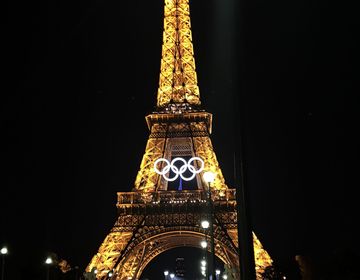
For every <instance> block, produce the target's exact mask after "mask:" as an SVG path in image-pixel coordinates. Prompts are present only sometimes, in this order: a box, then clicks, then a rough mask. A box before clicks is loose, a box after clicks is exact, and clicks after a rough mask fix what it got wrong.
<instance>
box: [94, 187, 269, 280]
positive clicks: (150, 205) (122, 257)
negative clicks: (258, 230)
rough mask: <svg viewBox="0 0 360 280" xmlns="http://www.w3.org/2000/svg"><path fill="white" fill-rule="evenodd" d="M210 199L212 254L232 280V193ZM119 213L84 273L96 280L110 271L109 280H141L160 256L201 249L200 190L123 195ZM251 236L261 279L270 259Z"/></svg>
mask: <svg viewBox="0 0 360 280" xmlns="http://www.w3.org/2000/svg"><path fill="white" fill-rule="evenodd" d="M212 198H213V199H214V201H213V206H214V240H215V255H216V256H218V257H219V258H220V259H221V260H222V261H223V262H224V263H225V264H226V265H228V266H229V267H232V268H235V269H234V273H235V275H234V276H235V277H236V278H235V279H239V271H238V269H236V268H238V254H237V246H238V242H237V211H236V200H235V190H234V189H227V190H226V191H218V190H213V191H212ZM117 208H118V213H119V216H118V219H117V221H116V223H115V225H114V226H113V228H112V230H111V232H110V233H109V234H108V236H107V237H106V238H105V240H104V242H103V243H102V245H101V246H100V248H99V251H98V253H97V254H96V255H95V256H94V257H93V259H92V260H91V262H90V264H89V265H88V267H87V271H91V269H92V268H96V269H97V270H98V271H99V272H98V274H97V279H106V276H107V273H108V272H109V271H114V278H112V279H117V280H125V279H126V280H128V279H139V278H140V276H141V273H142V271H143V270H144V269H145V267H146V265H147V264H148V263H149V262H150V261H151V260H152V259H154V258H155V257H157V256H158V255H159V254H161V253H163V252H165V251H167V250H170V249H173V248H177V247H183V246H188V247H196V248H200V241H201V240H203V239H204V238H205V235H206V232H205V230H204V229H203V228H202V227H201V225H200V224H201V221H202V220H203V219H204V218H206V217H207V215H208V213H207V203H206V192H205V191H203V190H192V191H158V192H151V193H146V192H121V193H118V203H117ZM253 236H254V249H255V259H256V270H257V274H258V277H260V273H261V272H263V270H264V268H265V267H267V266H269V265H271V263H272V260H271V258H270V256H269V255H268V253H267V252H266V251H265V250H264V249H263V247H262V245H261V243H260V241H259V240H258V239H257V237H256V236H255V234H254V235H253ZM208 250H210V248H208ZM259 279H260V278H259Z"/></svg>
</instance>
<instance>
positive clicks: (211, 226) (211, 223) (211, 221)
mask: <svg viewBox="0 0 360 280" xmlns="http://www.w3.org/2000/svg"><path fill="white" fill-rule="evenodd" d="M209 206H210V238H211V241H210V242H211V270H210V271H211V276H212V280H215V241H214V207H213V201H212V199H211V189H210V183H209Z"/></svg>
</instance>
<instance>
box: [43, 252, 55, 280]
mask: <svg viewBox="0 0 360 280" xmlns="http://www.w3.org/2000/svg"><path fill="white" fill-rule="evenodd" d="M52 263H53V260H52V258H50V257H47V258H46V260H45V265H46V280H49V279H50V265H52Z"/></svg>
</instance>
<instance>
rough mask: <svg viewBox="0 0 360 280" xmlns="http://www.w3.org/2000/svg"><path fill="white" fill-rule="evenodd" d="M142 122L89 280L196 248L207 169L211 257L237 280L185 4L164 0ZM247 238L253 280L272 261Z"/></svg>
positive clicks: (130, 275) (232, 204)
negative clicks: (145, 133)
mask: <svg viewBox="0 0 360 280" xmlns="http://www.w3.org/2000/svg"><path fill="white" fill-rule="evenodd" d="M146 122H147V126H148V128H149V130H150V135H149V139H148V141H147V145H146V149H145V154H144V156H143V159H142V162H141V165H140V170H139V172H138V174H137V177H136V180H135V186H134V188H133V190H132V192H119V193H118V200H117V205H116V207H117V209H118V218H117V220H116V222H115V225H114V226H113V227H112V229H111V230H110V232H109V234H108V235H107V236H106V238H105V240H104V241H103V243H102V244H101V245H100V247H99V249H98V252H97V253H96V254H95V255H94V256H93V258H92V260H91V261H90V263H89V264H88V266H87V268H86V271H87V272H91V271H94V270H95V269H96V270H97V274H96V278H97V279H116V280H125V279H126V280H128V279H133V280H137V279H139V278H140V276H141V273H142V272H143V270H144V268H145V267H146V265H148V264H149V263H150V261H151V260H153V259H154V258H156V257H157V256H158V255H159V254H161V253H163V252H165V251H167V250H170V249H173V248H176V247H184V246H187V247H197V248H201V246H200V243H201V241H202V240H204V238H205V237H206V236H207V234H208V232H207V230H206V229H203V228H202V227H201V221H202V220H203V219H204V218H206V217H207V215H208V212H207V210H206V209H207V205H208V204H207V203H206V199H207V198H208V197H207V188H208V184H207V183H206V182H205V181H204V179H203V174H204V172H206V171H211V172H213V173H214V174H216V176H215V180H214V181H213V183H212V184H210V189H211V199H212V201H213V203H212V205H213V209H214V215H213V221H214V224H213V237H214V241H215V242H214V251H215V254H216V256H217V257H218V258H220V259H221V260H222V261H223V262H224V264H226V265H227V266H228V267H230V268H232V269H233V270H232V271H233V273H234V275H233V277H234V278H235V279H240V276H239V264H238V262H239V257H238V233H237V207H236V200H235V189H233V188H229V187H228V186H227V185H226V184H225V180H224V177H223V174H222V172H221V169H220V167H219V164H218V161H217V158H216V155H215V152H214V149H213V146H212V143H211V140H210V134H211V129H212V114H210V113H208V112H206V111H205V110H203V109H202V107H201V102H200V93H199V88H198V85H197V76H196V71H195V60H194V53H193V45H192V35H191V25H190V9H189V0H165V7H164V31H163V45H162V58H161V69H160V80H159V89H158V93H157V110H156V112H153V113H151V114H149V115H147V116H146ZM194 157H195V159H194ZM176 158H181V159H180V160H179V159H177V160H175V162H174V159H176ZM158 159H161V160H160V161H158ZM179 163H180V165H181V166H177V165H178V164H179ZM170 166H173V168H170ZM189 166H190V167H189ZM155 167H156V169H157V171H158V172H156V171H155ZM181 167H187V170H186V171H185V170H184V168H183V169H182V168H181ZM200 170H201V172H199V171H200ZM159 171H160V172H162V173H161V174H159ZM189 176H190V177H194V178H193V179H192V180H188V179H189ZM174 178H176V180H173V179H174ZM253 237H254V253H255V261H256V272H257V278H258V279H260V273H261V272H262V271H263V269H264V268H265V267H267V266H269V265H271V264H272V260H271V258H270V256H269V254H268V253H267V252H266V251H265V250H264V249H263V248H262V245H261V243H260V242H259V240H258V239H257V238H256V236H255V234H253ZM208 249H209V250H210V249H211V248H210V246H209V248H208Z"/></svg>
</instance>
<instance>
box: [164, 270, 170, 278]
mask: <svg viewBox="0 0 360 280" xmlns="http://www.w3.org/2000/svg"><path fill="white" fill-rule="evenodd" d="M164 275H165V280H166V279H168V275H169V271H168V270H165V271H164Z"/></svg>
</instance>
